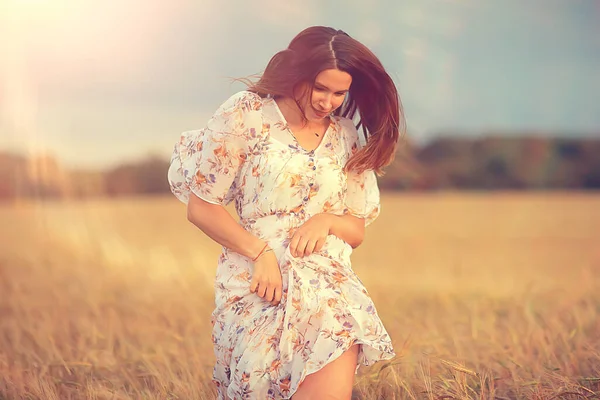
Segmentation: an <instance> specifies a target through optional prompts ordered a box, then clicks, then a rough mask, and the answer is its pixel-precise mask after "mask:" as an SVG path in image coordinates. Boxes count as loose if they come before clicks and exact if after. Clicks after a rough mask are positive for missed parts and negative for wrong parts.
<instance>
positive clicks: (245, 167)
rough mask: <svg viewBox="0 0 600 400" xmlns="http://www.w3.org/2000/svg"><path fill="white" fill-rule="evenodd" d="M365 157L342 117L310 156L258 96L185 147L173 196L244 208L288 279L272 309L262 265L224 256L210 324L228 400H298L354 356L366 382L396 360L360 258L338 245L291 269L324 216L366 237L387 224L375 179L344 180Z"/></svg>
mask: <svg viewBox="0 0 600 400" xmlns="http://www.w3.org/2000/svg"><path fill="white" fill-rule="evenodd" d="M360 146H361V144H360V142H359V138H358V132H357V130H356V128H355V127H354V125H353V123H352V121H351V120H349V119H347V118H341V117H333V116H332V117H330V125H329V127H328V129H327V131H326V133H325V135H324V137H323V139H322V142H321V143H320V145H319V146H318V147H317V148H316V149H314V150H312V151H308V150H306V149H304V148H302V147H301V146H300V145H299V143H298V141H297V140H296V139H295V137H294V136H293V134H292V132H291V131H290V130H289V128H288V126H287V123H286V121H285V119H284V117H283V114H282V113H281V110H280V109H279V108H278V106H277V103H276V102H275V101H274V99H272V98H270V97H266V98H261V97H260V96H258V95H257V94H255V93H252V92H248V91H243V92H240V93H237V94H235V95H233V96H232V97H231V98H229V99H228V100H227V101H226V102H225V103H223V104H222V105H221V107H220V108H219V109H218V110H217V111H216V113H215V114H214V116H213V117H212V118H211V119H210V120H209V122H208V124H207V126H206V128H204V129H201V130H193V131H188V132H184V133H183V134H182V135H181V137H180V140H179V142H178V143H177V144H176V145H175V149H174V152H173V156H172V159H171V166H170V168H169V172H168V180H169V184H170V186H171V191H172V192H173V194H174V195H175V196H176V197H177V198H178V199H179V200H181V201H182V202H184V203H187V202H188V200H189V196H190V193H191V192H192V193H194V194H195V195H196V196H198V197H200V198H202V199H203V200H205V201H207V202H210V203H214V204H220V205H226V204H228V203H230V202H231V201H234V202H235V207H236V211H237V214H238V216H239V224H240V225H241V226H243V227H244V228H245V229H246V230H248V231H249V232H251V233H252V234H254V235H256V236H257V237H259V238H261V239H263V240H264V241H266V242H267V243H268V244H269V245H270V246H271V247H272V248H273V249H274V252H275V255H276V257H277V259H278V261H279V266H280V269H281V275H282V279H283V296H282V300H281V302H280V303H279V304H278V305H276V306H273V305H271V303H270V302H268V301H266V300H264V299H263V298H260V297H259V296H258V295H257V294H255V293H251V292H250V289H249V288H250V282H251V280H252V272H253V262H252V261H251V260H250V259H249V258H247V257H245V256H242V255H241V254H239V253H235V252H233V251H232V250H229V249H228V248H225V247H224V248H223V251H222V253H221V256H220V257H219V261H218V266H217V272H216V279H215V297H216V299H215V303H216V307H215V310H214V312H213V313H212V317H211V322H212V326H213V333H212V341H213V343H214V349H215V355H216V360H217V361H216V365H215V367H214V371H213V381H214V382H215V384H216V386H217V390H218V394H219V399H224V398H226V397H225V394H227V396H228V397H229V398H230V399H281V398H283V399H289V398H290V397H291V396H292V395H293V394H294V392H295V391H296V390H297V389H298V386H299V385H300V383H301V382H302V381H303V380H304V378H305V377H306V376H307V375H308V374H311V373H314V372H316V371H318V370H319V369H321V368H323V367H324V366H325V365H326V364H328V363H329V362H331V361H333V360H335V359H336V358H337V357H339V356H340V355H341V354H342V353H343V352H344V351H345V350H347V349H348V348H349V347H350V346H352V345H353V344H360V345H361V346H359V363H358V365H357V369H356V372H357V371H358V367H359V366H360V365H361V364H364V365H371V364H373V363H374V362H376V361H379V360H384V359H390V358H392V357H394V355H395V354H394V351H393V348H392V343H391V340H390V337H389V335H388V334H387V332H386V330H385V328H384V326H383V324H382V322H381V320H380V319H379V316H378V315H377V311H376V309H375V306H374V305H373V301H372V300H371V298H370V297H369V294H368V293H367V291H366V289H365V288H364V286H363V284H362V283H361V281H360V280H359V278H358V277H357V276H356V274H355V273H354V271H353V270H352V268H351V263H350V255H351V253H352V247H351V246H350V245H349V244H348V243H346V242H344V241H343V240H342V239H340V238H338V237H336V236H333V235H329V236H328V237H327V240H326V241H325V245H324V246H323V248H322V249H321V250H320V251H318V252H315V253H313V254H311V255H309V256H306V257H302V258H295V257H293V256H292V255H291V253H290V251H289V247H288V245H289V241H290V238H291V237H292V235H293V233H294V230H295V229H296V228H297V227H299V226H300V225H302V224H303V223H304V222H305V221H307V220H308V219H309V218H310V217H311V216H313V215H315V214H318V213H333V214H337V215H344V214H351V215H354V216H357V217H360V218H364V221H365V225H368V224H370V223H371V222H372V221H373V220H374V219H375V218H376V217H377V216H378V214H379V207H380V206H379V190H378V187H377V180H376V177H375V174H374V172H373V171H367V172H364V173H362V174H356V173H345V172H344V171H343V167H344V165H345V163H346V161H347V160H348V158H349V157H350V156H351V155H352V154H353V153H355V152H356V151H357V150H358V149H359V148H360Z"/></svg>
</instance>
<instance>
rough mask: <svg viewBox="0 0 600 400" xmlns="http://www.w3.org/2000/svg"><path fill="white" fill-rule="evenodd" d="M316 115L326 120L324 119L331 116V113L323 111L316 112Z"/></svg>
mask: <svg viewBox="0 0 600 400" xmlns="http://www.w3.org/2000/svg"><path fill="white" fill-rule="evenodd" d="M315 114H316V115H317V117H319V118H324V117H326V116H327V114H329V113H326V112H322V111H318V110H315Z"/></svg>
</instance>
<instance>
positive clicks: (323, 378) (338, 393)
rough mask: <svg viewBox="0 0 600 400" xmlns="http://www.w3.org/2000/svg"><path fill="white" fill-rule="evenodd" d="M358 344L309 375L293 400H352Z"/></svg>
mask: <svg viewBox="0 0 600 400" xmlns="http://www.w3.org/2000/svg"><path fill="white" fill-rule="evenodd" d="M358 346H360V345H358V344H355V345H353V346H351V347H350V348H349V349H348V350H346V351H345V352H344V353H343V354H342V355H341V356H339V357H338V358H337V359H336V360H335V361H332V362H330V363H329V364H327V365H326V366H324V367H323V368H321V369H320V370H319V371H317V372H315V373H312V374H309V375H307V376H306V378H305V379H304V381H303V382H302V383H301V384H300V386H299V387H298V390H297V391H296V393H294V395H293V396H292V400H310V399H320V400H321V399H322V400H350V398H351V397H352V385H353V384H354V374H355V371H356V363H357V362H358V350H359V347H358Z"/></svg>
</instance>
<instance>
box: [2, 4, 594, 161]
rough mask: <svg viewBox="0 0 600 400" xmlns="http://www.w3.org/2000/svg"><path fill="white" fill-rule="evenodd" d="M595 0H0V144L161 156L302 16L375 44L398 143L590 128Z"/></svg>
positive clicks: (81, 153)
mask: <svg viewBox="0 0 600 400" xmlns="http://www.w3.org/2000/svg"><path fill="white" fill-rule="evenodd" d="M599 19H600V1H598V0H529V1H522V0H521V1H519V0H478V1H475V0H403V1H400V0H372V1H365V0H346V1H334V0H331V1H313V0H302V1H295V0H290V1H281V0H254V1H252V2H248V1H241V0H231V1H220V0H195V1H192V0H171V1H169V2H167V1H164V0H143V1H142V0H118V1H117V0H104V1H99V0H78V1H77V2H71V1H69V0H0V151H3V150H9V151H19V152H24V153H28V154H36V153H38V152H42V151H46V152H49V153H50V154H53V155H55V156H56V157H57V158H59V159H60V160H61V161H62V163H63V164H65V165H66V166H68V167H81V168H105V167H110V166H114V165H117V164H119V163H121V162H127V161H136V160H138V159H140V158H143V157H146V156H147V155H149V154H152V155H157V156H159V157H165V159H168V158H169V156H170V154H171V150H172V148H173V145H174V143H175V141H176V140H177V139H178V136H179V134H180V133H181V132H182V131H185V130H191V129H200V128H202V127H203V126H204V124H205V123H206V121H207V119H208V118H209V117H210V115H211V114H212V112H213V111H214V110H215V109H216V108H217V107H218V106H219V104H220V103H222V102H223V101H224V100H225V99H227V98H228V97H229V96H230V95H231V94H233V93H235V92H237V91H239V90H243V89H244V86H243V85H242V84H240V83H232V81H231V78H235V77H244V76H249V75H253V74H257V73H260V72H261V71H262V70H263V68H264V67H265V65H266V64H267V62H268V60H269V59H270V57H271V56H272V55H273V54H274V53H276V52H277V51H279V50H282V49H284V48H285V47H287V45H288V43H289V42H290V41H291V39H292V38H293V37H294V36H295V35H296V34H297V33H298V32H300V31H301V30H302V29H304V28H306V27H308V26H311V25H326V26H332V27H335V28H338V29H343V30H344V31H346V32H347V33H349V34H350V35H351V36H352V37H354V38H356V39H357V40H359V41H361V42H363V43H364V44H366V45H367V46H368V47H370V48H371V49H372V50H373V52H374V53H375V54H376V55H377V56H378V57H379V58H380V60H381V61H382V63H383V64H384V66H385V67H386V69H387V71H388V72H389V74H390V75H391V76H392V78H393V79H394V81H395V82H396V84H397V86H398V89H399V92H400V96H401V100H402V103H403V106H404V112H405V115H406V120H407V127H408V131H407V139H409V140H411V141H414V142H416V143H425V142H427V141H429V140H432V139H434V138H436V137H438V136H440V135H447V134H456V135H464V136H470V137H472V136H482V135H486V134H489V133H490V132H502V133H503V134H507V135H520V134H536V135H552V136H556V135H557V134H560V135H564V136H588V137H589V136H600V73H599V72H598V71H600V24H599V23H598V21H599Z"/></svg>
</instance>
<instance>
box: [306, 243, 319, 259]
mask: <svg viewBox="0 0 600 400" xmlns="http://www.w3.org/2000/svg"><path fill="white" fill-rule="evenodd" d="M316 244H317V241H316V240H314V239H313V240H309V241H308V242H307V243H306V248H305V249H304V255H305V256H309V255H311V254H312V253H314V251H315V245H316Z"/></svg>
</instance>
